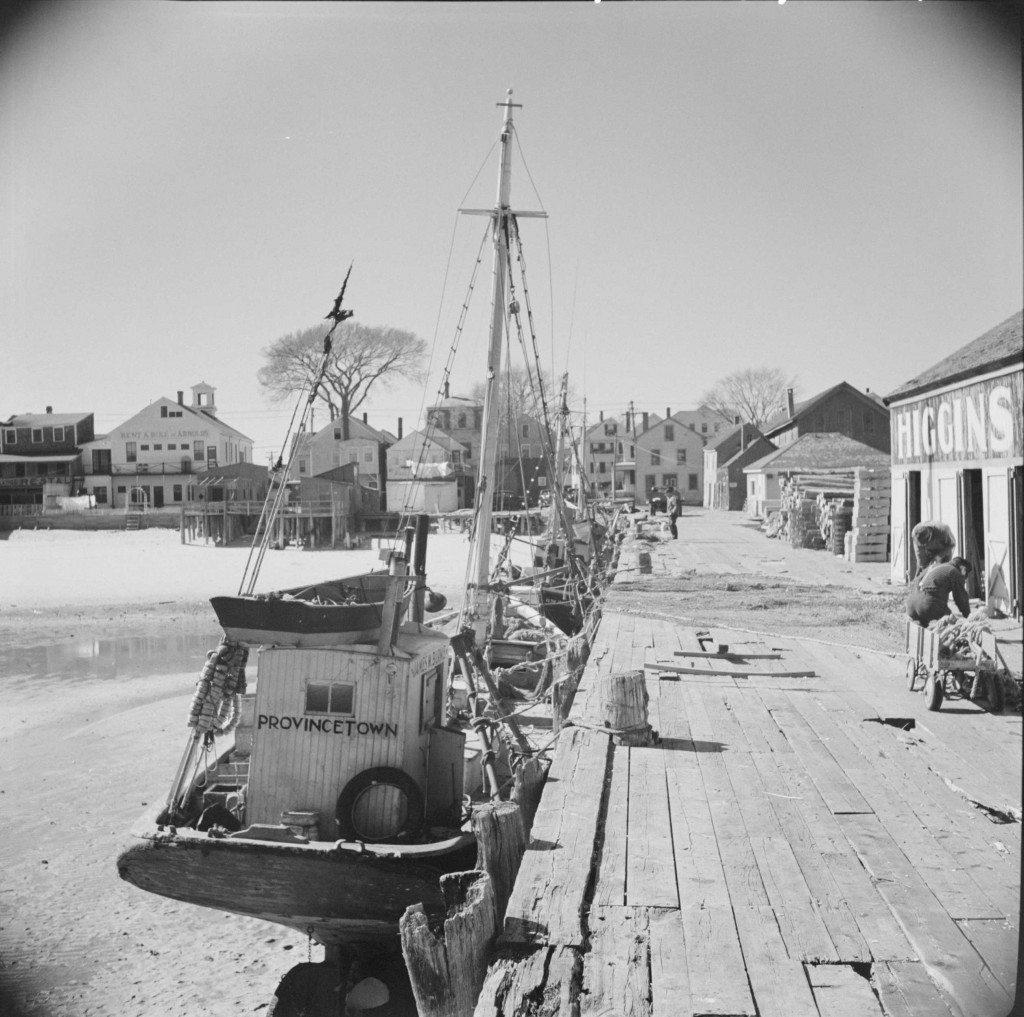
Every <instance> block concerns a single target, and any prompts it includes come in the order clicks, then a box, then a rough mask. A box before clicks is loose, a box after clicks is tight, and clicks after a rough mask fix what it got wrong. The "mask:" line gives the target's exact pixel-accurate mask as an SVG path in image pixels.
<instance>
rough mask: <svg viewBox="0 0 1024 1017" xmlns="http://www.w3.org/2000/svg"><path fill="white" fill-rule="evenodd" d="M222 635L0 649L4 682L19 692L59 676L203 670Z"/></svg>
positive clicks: (82, 640)
mask: <svg viewBox="0 0 1024 1017" xmlns="http://www.w3.org/2000/svg"><path fill="white" fill-rule="evenodd" d="M221 635H222V633H221V632H220V631H219V630H218V629H212V630H211V631H210V632H208V633H198V634H196V633H192V634H189V635H181V634H177V635H169V636H121V637H118V638H111V639H95V638H89V637H78V636H76V637H72V638H70V639H66V640H62V641H61V642H59V643H43V644H40V645H37V646H17V647H7V648H4V647H0V682H2V683H3V686H4V688H5V689H7V690H10V691H16V690H18V689H20V688H24V687H26V686H28V685H31V684H34V683H37V682H39V681H45V680H46V679H54V678H59V679H60V680H61V682H62V683H65V682H68V681H72V682H89V681H97V680H99V681H109V680H111V679H124V678H136V677H142V676H144V675H160V674H175V673H178V672H188V671H195V672H196V674H197V675H198V674H199V672H200V671H201V670H202V667H203V662H204V661H205V659H206V654H207V653H208V652H209V651H210V650H212V649H214V648H215V647H216V646H217V644H218V643H219V642H220V639H221Z"/></svg>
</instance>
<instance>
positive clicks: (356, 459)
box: [348, 449, 359, 463]
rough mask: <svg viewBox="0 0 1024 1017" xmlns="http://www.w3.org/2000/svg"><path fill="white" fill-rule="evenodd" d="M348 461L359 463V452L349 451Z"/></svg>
mask: <svg viewBox="0 0 1024 1017" xmlns="http://www.w3.org/2000/svg"><path fill="white" fill-rule="evenodd" d="M348 461H349V462H350V463H358V462H359V452H358V451H356V450H355V449H350V450H349V453H348Z"/></svg>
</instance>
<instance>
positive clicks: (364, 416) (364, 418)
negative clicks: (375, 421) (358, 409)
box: [363, 413, 369, 424]
mask: <svg viewBox="0 0 1024 1017" xmlns="http://www.w3.org/2000/svg"><path fill="white" fill-rule="evenodd" d="M363 423H364V424H367V423H369V421H368V420H367V419H366V414H365V413H364V414H363Z"/></svg>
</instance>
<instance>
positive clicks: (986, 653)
mask: <svg viewBox="0 0 1024 1017" xmlns="http://www.w3.org/2000/svg"><path fill="white" fill-rule="evenodd" d="M999 659H1000V657H999V655H998V652H997V647H996V637H995V635H994V634H993V633H991V632H982V633H981V639H980V642H979V643H977V644H975V645H974V654H973V656H970V657H947V656H945V655H944V654H943V652H942V645H941V642H940V639H939V633H938V632H936V631H934V630H933V629H926V628H922V626H920V625H918V623H917V622H915V621H913V620H911V619H910V618H908V619H907V688H908V689H910V691H911V692H917V691H918V690H919V689H923V690H924V698H925V703H926V704H927V706H928V709H929V710H938V709H939V707H941V706H942V700H943V698H944V697H945V696H947V695H960V696H962V697H963V698H965V699H970V700H972V701H973V702H977V701H978V700H980V699H984V700H985V701H986V702H987V703H988V708H989V710H991V712H992V713H999V712H1000V711H1001V710H1002V708H1003V686H1002V682H1001V680H1000V677H999V671H998V667H997V664H996V661H998V660H999ZM918 682H920V683H921V684H920V685H919V684H918Z"/></svg>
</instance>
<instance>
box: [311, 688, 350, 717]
mask: <svg viewBox="0 0 1024 1017" xmlns="http://www.w3.org/2000/svg"><path fill="white" fill-rule="evenodd" d="M355 691H356V687H355V686H354V685H349V684H347V683H343V682H330V683H327V682H310V683H309V684H308V685H307V686H306V713H346V714H351V713H352V712H353V710H352V705H353V702H354V700H355Z"/></svg>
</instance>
